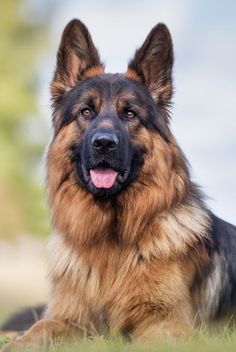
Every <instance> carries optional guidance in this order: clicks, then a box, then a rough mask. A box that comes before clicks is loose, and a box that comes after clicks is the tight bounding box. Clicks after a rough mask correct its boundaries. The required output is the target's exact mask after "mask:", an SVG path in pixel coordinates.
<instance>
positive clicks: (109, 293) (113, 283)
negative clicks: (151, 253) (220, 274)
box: [47, 236, 194, 334]
mask: <svg viewBox="0 0 236 352" xmlns="http://www.w3.org/2000/svg"><path fill="white" fill-rule="evenodd" d="M51 245H53V247H54V252H55V249H56V250H57V256H58V258H57V260H56V258H55V257H54V259H53V262H52V271H53V273H54V277H53V292H52V300H51V301H50V302H51V303H50V305H49V308H48V312H47V315H48V316H50V318H53V319H63V320H67V321H69V322H73V323H74V324H76V325H78V326H83V328H86V329H87V331H88V333H89V334H94V332H95V331H97V332H99V333H104V331H107V330H108V331H109V330H111V331H116V332H123V333H125V334H127V333H131V332H133V331H135V330H136V329H137V328H139V329H142V327H140V326H142V325H144V326H145V325H146V324H147V322H148V325H150V320H153V321H154V320H156V319H158V320H165V319H169V318H170V317H171V316H172V315H175V319H184V320H185V321H188V320H189V319H190V317H192V315H193V314H194V312H193V311H192V312H191V310H192V309H193V307H192V303H191V299H190V295H189V286H190V282H191V280H192V276H193V274H194V273H193V271H192V272H190V273H188V275H186V272H185V268H184V264H183V263H182V262H180V261H177V260H176V259H175V260H170V259H168V260H167V259H160V258H159V259H157V258H154V257H153V258H149V259H148V260H147V258H145V257H143V256H142V255H141V254H140V252H138V251H137V248H119V247H117V246H113V247H112V246H107V245H103V246H101V247H100V248H99V250H98V248H94V249H90V250H84V251H81V253H74V252H73V251H72V250H71V249H70V248H69V247H68V246H66V245H65V243H63V241H62V239H61V238H60V237H58V236H56V237H55V238H54V239H53V240H52V242H51ZM55 247H56V248H55ZM177 308H178V309H177Z"/></svg>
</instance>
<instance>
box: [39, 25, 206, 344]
mask: <svg viewBox="0 0 236 352" xmlns="http://www.w3.org/2000/svg"><path fill="white" fill-rule="evenodd" d="M155 31H157V39H156V40H157V43H159V44H158V45H159V46H158V45H157V48H158V50H161V49H160V48H162V45H161V44H162V42H163V41H164V39H165V38H166V36H167V42H169V48H170V50H169V51H168V55H171V53H172V44H171V38H170V35H169V34H168V30H167V29H166V28H165V27H164V25H159V26H157V27H155V28H154V32H151V33H154V34H155ZM76 33H77V36H76V35H75V34H76ZM81 36H82V38H87V41H84V40H82V41H80V42H79V43H80V45H78V47H77V51H75V45H74V44H75V43H76V42H77V41H79V40H80V39H81ZM151 37H152V35H151ZM151 37H150V38H151ZM148 38H149V37H148ZM163 38H164V39H163ZM148 40H149V39H147V42H145V43H146V44H145V43H144V44H145V45H146V46H147V48H146V49H145V45H144V47H143V48H144V49H145V50H146V51H147V52H148V48H149V45H148ZM154 42H155V41H154ZM71 43H72V44H73V45H71ZM86 43H87V44H86ZM155 43H156V42H155ZM155 43H154V44H155ZM81 45H85V47H84V48H82V49H83V50H84V51H83V50H82V51H81ZM163 48H164V49H165V48H166V46H165V45H164V46H163ZM144 49H141V51H138V52H137V54H136V59H135V60H134V61H133V62H131V66H132V67H133V68H134V69H135V68H136V70H137V72H140V70H141V69H142V68H143V67H144V70H145V72H144V73H145V75H146V79H148V82H149V86H148V88H149V90H150V93H152V94H153V96H154V99H155V100H156V102H157V103H159V102H162V104H164V103H165V104H168V102H169V100H170V97H171V93H172V86H171V81H170V72H171V68H169V70H167V71H166V72H167V73H168V79H167V80H164V81H163V80H161V79H160V80H156V81H153V82H152V81H150V78H151V77H152V76H153V75H154V76H155V75H158V72H159V71H158V68H160V69H163V70H164V68H163V67H164V66H165V65H166V63H167V64H168V62H169V65H171V63H172V61H173V60H172V57H171V56H170V57H169V59H168V60H164V62H162V61H161V59H160V58H159V59H160V61H159V63H158V65H159V66H158V65H156V64H155V65H154V66H150V63H149V61H147V62H146V63H145V65H141V64H140V62H139V61H140V57H141V59H142V57H143V53H142V50H144ZM153 49H155V45H154V46H153V48H152V46H151V53H149V55H148V57H147V59H148V60H149V59H152V58H153V55H154V54H155V53H159V51H157V50H156V49H155V50H153ZM69 50H70V51H71V53H70V52H69ZM146 51H145V52H146ZM65 52H66V53H67V54H68V56H69V58H68V60H66V61H65V62H64V64H62V62H63V59H64V58H65ZM75 52H76V53H77V58H74V55H75ZM81 53H82V54H81ZM84 53H86V55H84ZM90 53H91V54H90ZM155 55H156V54H155ZM90 56H91V57H90ZM158 57H159V56H158ZM86 60H87V61H86ZM65 64H66V65H67V71H66V72H64V65H65ZM156 66H157V67H156ZM156 71H157V72H156ZM68 72H69V75H68V74H67V73H68ZM78 72H79V75H78ZM163 72H164V71H163ZM163 72H162V71H161V73H162V74H163ZM99 74H103V66H102V65H100V64H99V60H98V54H97V52H96V50H95V48H94V47H93V45H92V42H91V37H90V36H89V35H88V32H87V29H86V28H85V27H84V25H83V24H81V23H80V22H79V21H77V20H74V21H72V22H71V23H70V24H69V25H68V26H67V27H66V29H65V31H64V34H63V37H62V42H61V46H60V49H59V53H58V67H57V71H56V74H55V77H54V80H53V82H52V96H53V102H54V107H55V109H54V127H55V135H54V137H53V140H52V142H51V144H50V146H49V149H48V154H47V180H48V191H49V203H50V207H51V211H52V221H53V225H54V228H55V234H54V235H53V236H52V238H51V240H50V243H49V262H50V279H51V296H50V299H49V304H48V307H47V311H46V313H45V318H46V319H47V322H48V323H47V324H49V326H50V321H52V323H51V326H52V328H49V331H50V334H51V331H52V330H53V326H54V325H53V324H55V322H58V323H59V324H62V326H64V327H66V329H69V330H70V329H71V331H73V332H74V331H75V330H76V331H78V333H79V332H80V333H81V332H82V333H83V334H86V335H88V336H94V335H96V334H103V335H105V334H106V333H108V332H116V333H121V334H124V335H125V336H126V337H129V338H131V339H136V340H140V339H141V340H145V339H148V338H150V337H156V336H162V335H164V334H165V335H171V336H179V335H183V334H186V333H188V332H189V331H191V329H192V328H193V326H194V324H195V323H196V322H197V319H196V316H197V308H196V302H195V298H194V297H193V296H192V293H191V287H192V284H193V282H194V279H195V277H196V275H197V274H198V272H199V271H200V270H201V268H202V267H203V266H204V265H205V264H206V263H207V262H208V260H209V258H208V254H207V251H206V250H205V248H204V241H205V239H206V237H207V233H208V228H209V226H210V221H209V217H208V212H207V210H205V207H204V204H203V203H202V201H201V199H200V198H201V197H198V195H197V191H196V189H195V186H194V185H193V184H192V182H191V181H190V176H189V172H188V167H187V164H186V160H185V158H184V156H183V154H182V152H181V150H180V148H179V147H178V145H177V143H176V140H175V138H174V137H173V136H172V134H171V132H170V131H169V127H168V123H167V120H168V113H167V110H165V109H167V108H166V106H164V105H162V106H159V110H158V112H159V115H158V116H159V118H160V120H162V122H160V126H161V128H162V130H163V131H164V132H165V138H163V136H161V133H157V131H155V132H154V131H153V130H152V129H147V128H144V127H143V126H142V125H141V124H140V121H139V120H138V119H136V121H135V122H133V123H132V124H126V125H125V126H126V127H125V128H126V129H127V133H128V135H129V136H130V138H131V139H132V144H133V145H137V146H143V147H145V150H146V153H145V159H144V163H143V165H142V167H141V168H140V170H139V173H138V177H137V178H136V179H135V180H134V181H133V182H132V183H131V184H130V185H129V186H128V187H127V188H126V189H124V190H122V192H120V193H119V194H117V195H116V197H115V199H114V198H113V199H111V200H109V199H108V200H106V202H99V201H97V200H96V199H95V198H94V196H93V195H92V194H91V193H89V192H88V191H87V190H86V189H84V188H82V187H81V186H80V185H79V183H78V182H77V178H76V171H75V167H74V165H73V162H72V160H71V147H72V146H73V145H74V144H75V143H79V142H80V141H82V138H83V131H84V129H85V128H86V122H85V121H82V122H81V123H80V124H79V123H78V121H77V122H76V121H75V119H74V120H73V121H70V123H68V124H64V125H60V119H61V117H62V116H61V110H60V109H61V105H60V104H61V100H60V99H61V97H62V96H63V94H65V92H66V91H68V89H70V88H71V85H74V84H75V80H77V79H78V80H83V79H87V78H91V77H93V76H96V75H99ZM145 75H144V76H145ZM78 76H79V77H78ZM125 77H127V78H128V79H132V80H138V81H141V78H140V76H139V75H138V74H137V73H135V71H134V70H133V69H131V68H129V69H128V71H127V73H126V74H125ZM154 83H155V84H154ZM152 84H153V85H152ZM125 93H126V91H125V90H124V91H123V95H121V96H120V97H119V100H117V101H116V100H115V98H114V99H113V100H114V101H112V102H109V104H110V105H112V104H113V106H112V107H113V108H114V106H115V107H116V109H117V110H119V108H120V106H119V104H120V105H121V106H122V104H123V100H124V99H125V98H127V97H126V94H125ZM94 94H95V95H96V94H97V93H96V92H95V93H94ZM97 95H98V94H97ZM58 99H59V100H58ZM97 99H99V98H97ZM122 99H123V100H122ZM101 100H102V99H101ZM101 104H102V103H101ZM114 104H116V105H114ZM110 105H109V106H110ZM112 107H111V108H112ZM75 108H76V109H77V106H76V104H75ZM102 109H103V108H102V107H101V110H102ZM144 113H145V111H144V112H142V115H144ZM106 116H108V115H106ZM108 122H109V120H107V121H106V120H104V121H103V122H101V123H104V124H106V123H108ZM163 126H164V128H163ZM166 137H168V138H166ZM39 324H40V323H39ZM39 326H40V325H39ZM42 326H43V323H41V327H42ZM63 329H64V328H62V330H63ZM39 330H40V328H39V329H37V327H36V328H35V330H33V334H34V331H37V333H36V337H37V336H38V335H37V334H38V331H39Z"/></svg>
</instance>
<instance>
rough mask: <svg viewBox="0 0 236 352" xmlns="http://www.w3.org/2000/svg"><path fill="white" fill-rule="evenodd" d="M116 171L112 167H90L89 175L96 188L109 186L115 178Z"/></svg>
mask: <svg viewBox="0 0 236 352" xmlns="http://www.w3.org/2000/svg"><path fill="white" fill-rule="evenodd" d="M117 175H118V172H116V171H115V170H113V169H92V170H90V176H91V179H92V182H93V184H94V186H95V187H96V188H111V187H112V186H113V185H114V183H115V180H116V177H117Z"/></svg>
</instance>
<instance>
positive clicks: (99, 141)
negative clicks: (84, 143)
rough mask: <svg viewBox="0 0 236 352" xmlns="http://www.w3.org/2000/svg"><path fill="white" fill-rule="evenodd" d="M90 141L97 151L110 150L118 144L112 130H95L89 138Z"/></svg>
mask: <svg viewBox="0 0 236 352" xmlns="http://www.w3.org/2000/svg"><path fill="white" fill-rule="evenodd" d="M91 143H92V146H93V148H94V149H96V150H97V151H103V152H107V151H112V150H115V149H116V148H117V146H118V143H119V139H118V137H117V135H116V134H115V133H114V132H99V131H97V132H95V133H94V135H93V136H92V138H91Z"/></svg>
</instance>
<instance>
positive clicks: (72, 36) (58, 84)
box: [51, 19, 104, 99]
mask: <svg viewBox="0 0 236 352" xmlns="http://www.w3.org/2000/svg"><path fill="white" fill-rule="evenodd" d="M93 68H94V72H96V69H97V72H99V70H100V71H101V72H103V70H104V69H103V65H102V64H101V62H100V59H99V54H98V51H97V49H96V48H95V46H94V44H93V41H92V38H91V36H90V33H89V31H88V29H87V27H86V26H85V25H84V24H83V23H82V22H81V21H80V20H77V19H74V20H72V21H70V22H69V23H68V24H67V26H66V27H65V29H64V32H63V34H62V38H61V43H60V46H59V49H58V53H57V66H56V72H55V75H54V78H53V81H52V84H51V93H52V97H53V98H55V99H56V98H59V97H60V96H62V95H63V94H64V93H65V92H66V91H68V90H69V89H71V88H73V87H74V86H75V85H76V84H77V83H78V82H79V80H80V79H81V78H82V77H83V76H84V75H85V73H86V72H87V71H88V70H90V69H93ZM101 72H100V73H101Z"/></svg>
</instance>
